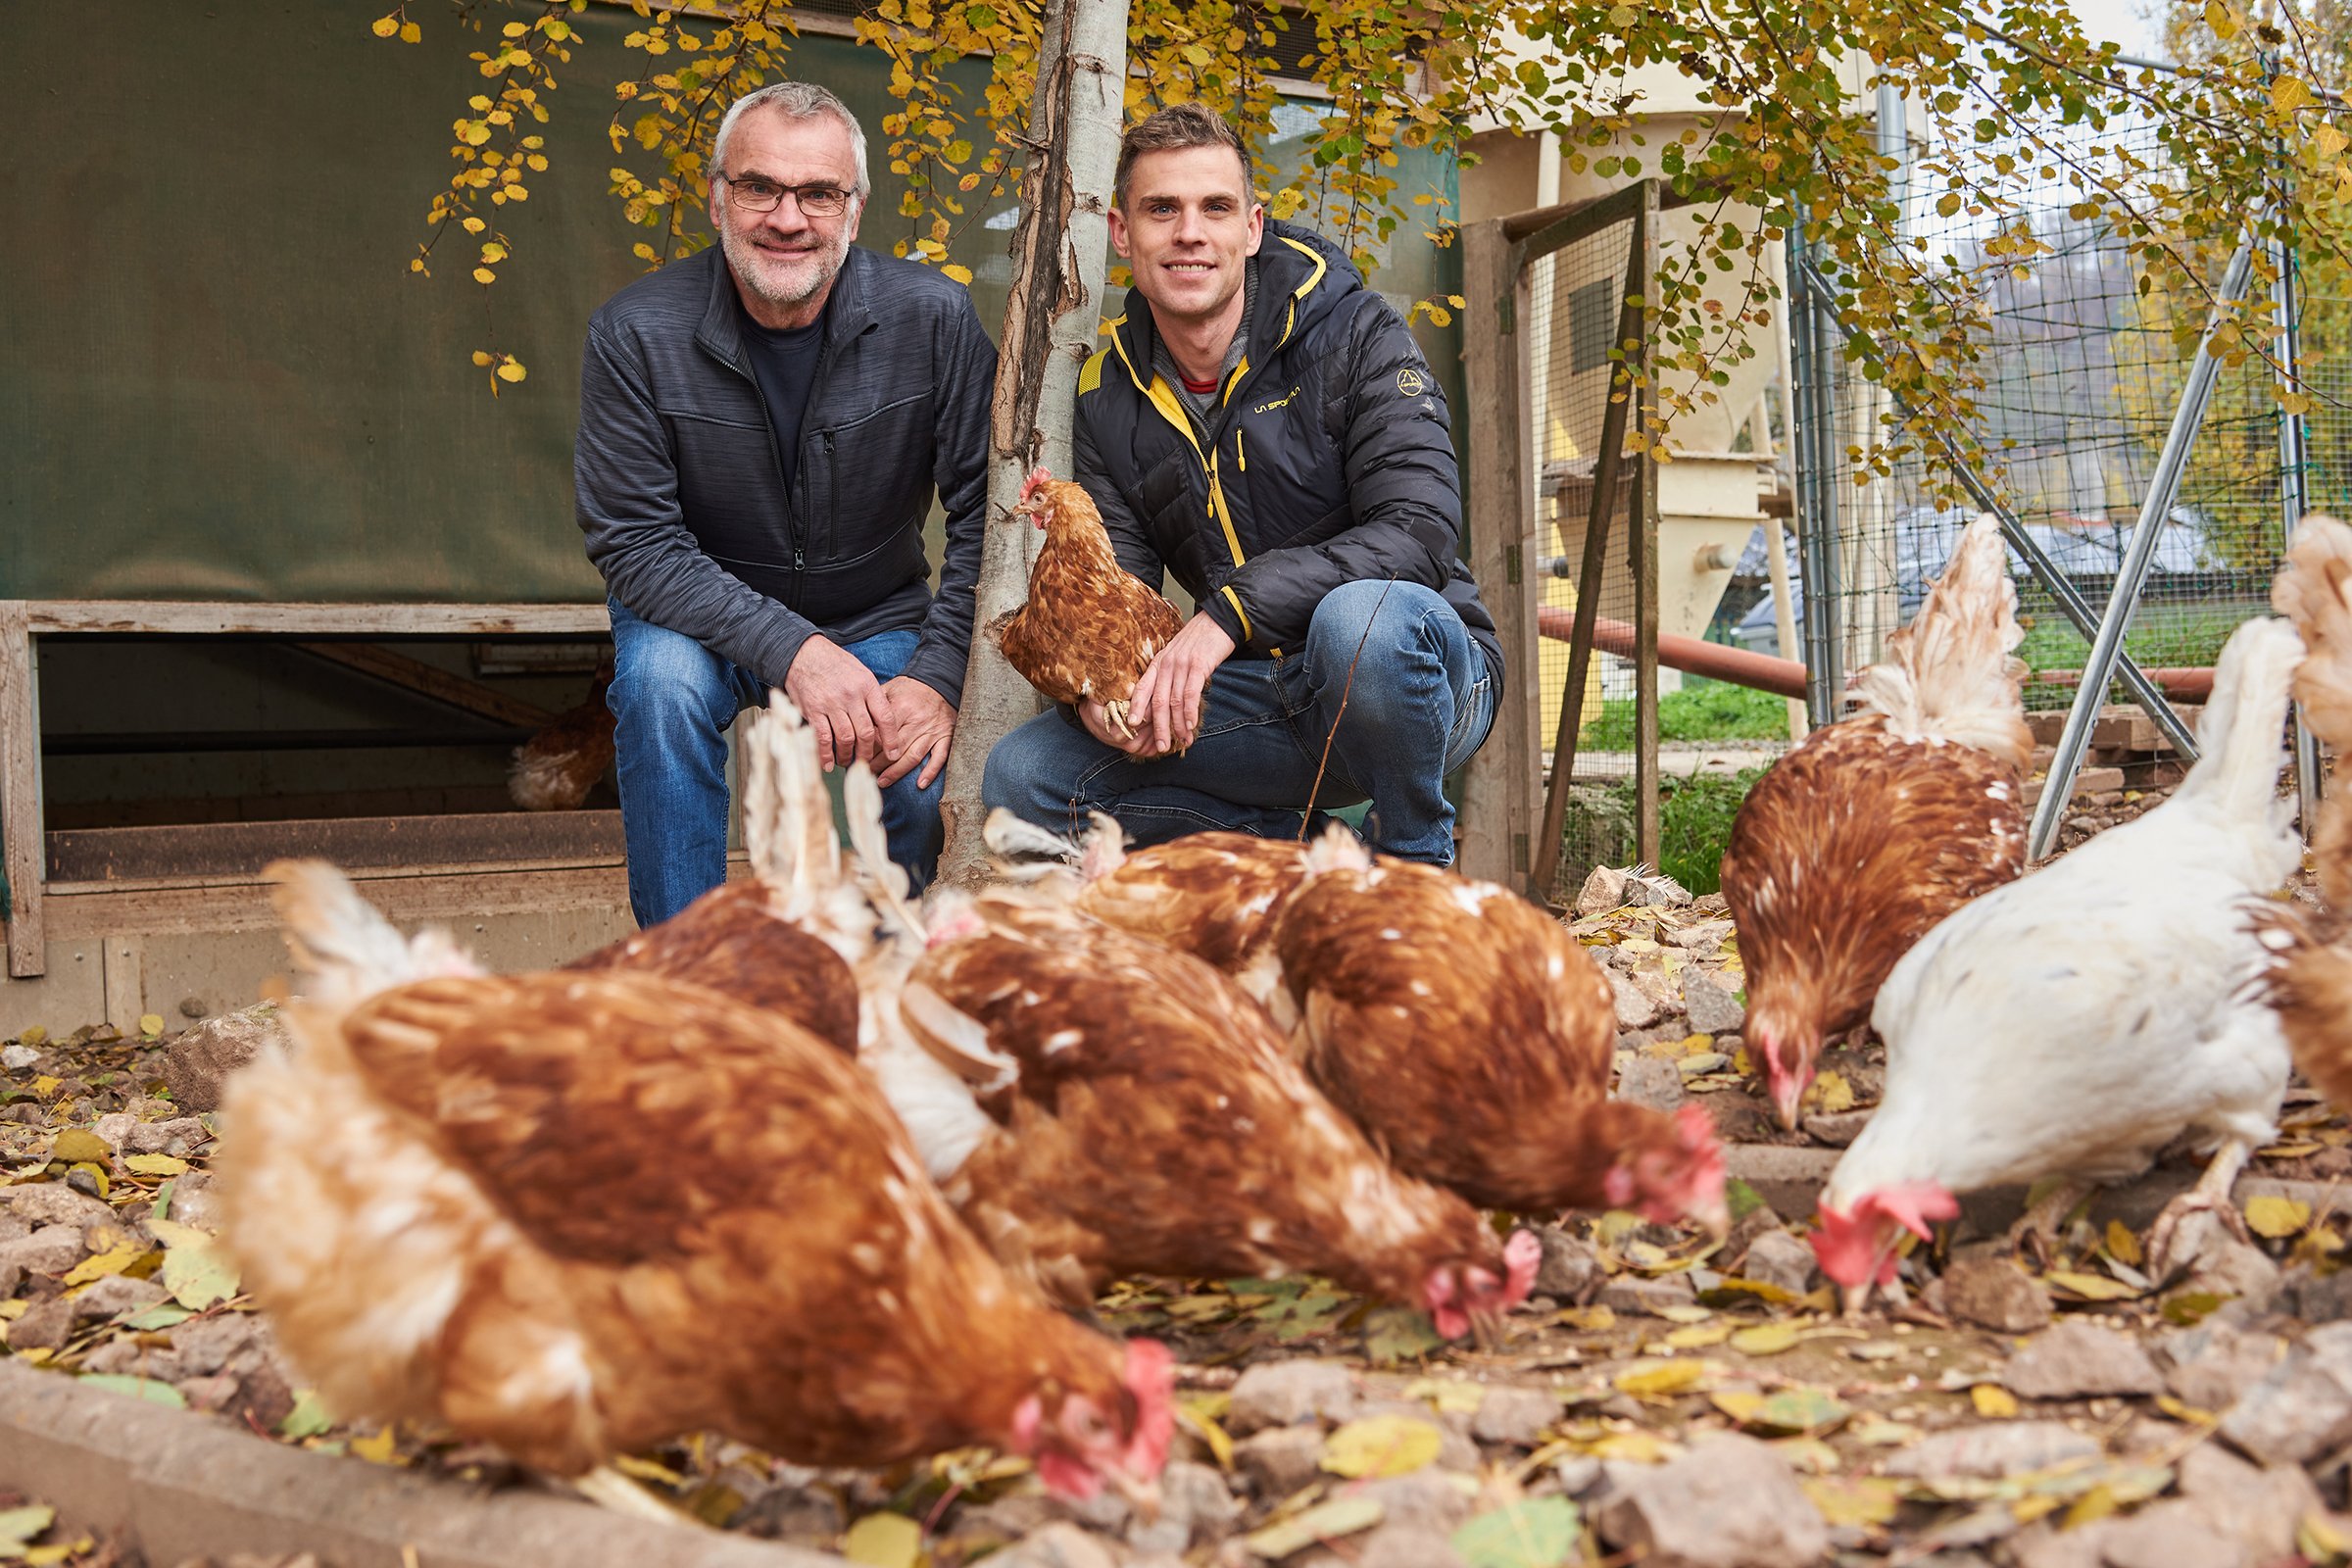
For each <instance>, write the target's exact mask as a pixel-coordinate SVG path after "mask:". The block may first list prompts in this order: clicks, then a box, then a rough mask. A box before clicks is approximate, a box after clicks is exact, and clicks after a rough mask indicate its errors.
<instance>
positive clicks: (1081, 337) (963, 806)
mask: <svg viewBox="0 0 2352 1568" xmlns="http://www.w3.org/2000/svg"><path fill="white" fill-rule="evenodd" d="M1126 66H1127V0H1054V4H1053V5H1051V6H1050V7H1049V8H1048V10H1047V13H1046V22H1045V30H1044V35H1043V37H1042V38H1041V39H1040V40H1039V44H1038V62H1037V91H1036V95H1035V97H1034V98H1033V99H1032V100H1031V104H1030V110H1029V135H1028V142H1029V149H1028V159H1027V167H1026V168H1025V169H1024V170H1023V172H1022V174H1021V221H1020V226H1019V227H1018V228H1016V229H1014V230H1013V236H1012V297H1011V299H1010V300H1009V301H1007V303H1006V305H1005V331H1004V336H1003V337H1002V339H1001V340H1000V341H999V344H998V350H997V352H998V358H997V386H996V396H995V399H994V401H993V403H992V404H991V406H990V417H989V472H988V516H989V524H988V536H987V541H986V544H985V547H984V549H983V551H982V554H981V560H980V586H979V592H978V596H977V598H978V603H977V605H976V607H975V610H974V613H973V616H972V648H971V659H970V662H969V664H968V665H967V666H966V668H965V672H964V677H963V703H962V706H961V707H960V708H959V709H958V710H957V713H956V744H955V749H954V750H953V751H952V752H950V754H949V757H948V777H947V790H946V795H945V798H944V800H943V801H942V803H941V809H942V811H943V812H944V813H945V815H946V818H947V844H946V847H945V848H944V849H943V850H942V851H941V853H940V858H939V880H940V882H941V883H942V884H944V885H947V886H951V887H954V886H967V887H968V886H970V885H971V884H972V883H973V882H975V881H977V880H979V877H980V874H981V870H982V867H983V864H984V861H983V850H982V847H981V843H980V822H981V818H982V816H983V815H984V814H985V813H984V810H983V809H982V807H981V804H980V780H981V776H982V773H983V770H984V769H985V768H986V766H987V763H988V754H989V751H990V749H991V748H992V747H994V746H995V745H996V744H997V742H998V741H1000V740H1002V739H1004V738H1005V734H1006V733H1008V732H1009V731H1010V730H1011V729H1012V728H1013V727H1014V726H1015V725H1018V724H1021V723H1023V722H1025V721H1027V720H1028V719H1030V718H1033V717H1035V716H1036V715H1037V714H1038V713H1039V712H1040V711H1042V705H1041V704H1040V702H1039V699H1038V695H1037V692H1036V690H1035V689H1034V688H1033V687H1031V686H1030V684H1029V683H1028V682H1027V681H1025V680H1023V679H1022V678H1021V677H1020V675H1019V674H1018V673H1016V672H1015V671H1014V670H1013V668H1012V666H1011V665H1010V664H1007V663H1006V662H1005V656H1004V654H1003V653H1001V652H999V650H998V648H997V645H996V642H995V640H994V639H993V638H991V637H990V636H989V635H988V633H987V628H988V626H989V625H990V623H991V622H993V621H995V620H997V619H998V618H999V617H1000V616H1003V615H1007V614H1010V613H1012V612H1014V611H1016V610H1018V609H1020V607H1021V603H1022V601H1023V600H1025V599H1026V598H1027V597H1028V594H1029V564H1030V562H1031V560H1032V559H1033V558H1034V557H1035V555H1036V551H1037V544H1038V541H1039V539H1040V538H1041V537H1042V536H1040V535H1039V534H1038V532H1037V530H1036V529H1034V528H1029V527H1024V526H1021V525H1020V524H1019V523H1017V522H1015V521H1012V520H1010V514H1011V510H1012V506H1013V504H1014V503H1015V502H1016V501H1017V500H1019V499H1020V490H1021V481H1022V480H1023V479H1025V478H1026V477H1027V476H1028V474H1029V470H1030V469H1031V468H1033V467H1036V466H1039V465H1040V464H1043V465H1044V466H1046V467H1048V468H1050V469H1052V470H1053V471H1054V474H1056V475H1057V476H1060V477H1064V478H1066V477H1068V476H1069V473H1070V440H1071V437H1070V425H1071V419H1072V417H1073V414H1074V411H1075V408H1076V404H1077V398H1078V369H1079V367H1081V366H1082V365H1084V364H1085V363H1086V359H1087V356H1088V355H1090V354H1092V353H1094V351H1095V342H1096V336H1097V333H1096V326H1097V323H1098V322H1099V321H1100V320H1101V319H1102V315H1103V268H1104V264H1105V251H1106V249H1107V244H1108V239H1109V233H1110V228H1109V220H1108V217H1107V214H1108V213H1109V211H1110V181H1111V172H1112V170H1113V167H1114V166H1115V165H1116V163H1117V161H1118V153H1119V131H1120V128H1121V125H1122V123H1123V122H1124V119H1125V105H1126V75H1127V70H1126Z"/></svg>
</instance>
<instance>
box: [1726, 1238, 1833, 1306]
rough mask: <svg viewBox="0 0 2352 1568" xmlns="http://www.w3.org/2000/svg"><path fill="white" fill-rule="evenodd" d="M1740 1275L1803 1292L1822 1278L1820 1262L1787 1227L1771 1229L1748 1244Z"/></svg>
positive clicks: (1793, 1293) (1790, 1292)
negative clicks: (1786, 1229) (1785, 1229)
mask: <svg viewBox="0 0 2352 1568" xmlns="http://www.w3.org/2000/svg"><path fill="white" fill-rule="evenodd" d="M1740 1278H1741V1279H1749V1280H1754V1281H1755V1282H1756V1283H1757V1284H1759V1285H1777V1286H1779V1287H1780V1288H1781V1289H1782V1290H1784V1291H1787V1292H1789V1294H1790V1295H1793V1296H1802V1295H1804V1294H1805V1293H1806V1292H1807V1291H1809V1290H1811V1289H1812V1288H1813V1285H1814V1282H1815V1281H1817V1280H1819V1279H1820V1278H1821V1263H1820V1261H1819V1260H1818V1259H1817V1258H1815V1257H1814V1255H1813V1249H1812V1248H1810V1247H1808V1246H1806V1245H1805V1244H1804V1243H1803V1242H1802V1241H1800V1240H1798V1239H1797V1238H1796V1237H1794V1236H1792V1235H1790V1234H1789V1232H1787V1231H1783V1230H1771V1231H1766V1232H1764V1233H1763V1234H1762V1235H1760V1236H1758V1237H1757V1238H1756V1239H1755V1240H1754V1241H1752V1242H1750V1243H1748V1244H1747V1256H1746V1258H1745V1259H1744V1260H1743V1261H1741V1263H1740Z"/></svg>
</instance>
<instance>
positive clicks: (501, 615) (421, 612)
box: [0, 599, 611, 979]
mask: <svg viewBox="0 0 2352 1568" xmlns="http://www.w3.org/2000/svg"><path fill="white" fill-rule="evenodd" d="M610 629H611V619H610V617H609V615H608V614H607V613H606V610H605V607H604V606H603V605H601V604H594V605H383V604H375V605H355V604H218V603H197V602H184V603H183V602H180V601H174V600H112V599H50V600H42V599H35V600H24V599H5V600H0V866H4V867H5V869H6V871H7V876H8V886H9V892H10V897H11V901H12V908H11V910H10V918H9V920H8V943H7V947H8V970H7V972H8V974H9V975H10V976H11V977H12V978H16V979H30V978H33V977H35V976H37V975H39V974H40V973H41V971H42V969H43V967H44V966H45V959H44V956H43V949H44V946H45V943H46V933H45V931H44V929H43V922H42V918H41V900H42V895H43V893H44V892H45V891H46V884H47V876H48V858H47V848H46V843H47V841H46V835H45V833H44V831H43V829H44V826H45V824H44V822H43V818H42V810H41V706H40V658H39V649H38V644H37V642H36V641H35V639H36V638H40V637H53V636H73V635H77V634H78V635H99V634H106V633H123V632H145V633H163V634H168V635H172V636H227V637H252V636H262V637H292V638H305V639H309V638H328V639H332V638H345V639H352V638H387V637H452V636H474V637H488V636H514V635H527V636H542V637H545V636H586V635H597V634H602V633H604V632H606V631H608V630H610ZM344 657H346V658H351V657H355V656H344ZM373 663H374V665H375V667H376V668H377V672H379V673H381V672H383V667H382V664H381V662H380V661H377V662H373ZM445 700H446V697H445ZM505 716H507V717H510V718H515V717H521V716H525V715H524V714H523V713H522V712H521V711H519V709H518V706H517V711H509V712H507V713H506V714H505Z"/></svg>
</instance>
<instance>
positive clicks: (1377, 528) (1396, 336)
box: [1077, 221, 1502, 682]
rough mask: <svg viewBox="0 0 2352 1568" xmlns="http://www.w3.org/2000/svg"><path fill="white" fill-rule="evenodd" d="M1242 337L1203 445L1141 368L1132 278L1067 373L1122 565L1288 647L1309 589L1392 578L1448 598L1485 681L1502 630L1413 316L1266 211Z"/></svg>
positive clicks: (1301, 635) (1142, 309)
mask: <svg viewBox="0 0 2352 1568" xmlns="http://www.w3.org/2000/svg"><path fill="white" fill-rule="evenodd" d="M1250 265H1251V266H1252V267H1253V268H1255V269H1256V270H1257V271H1256V280H1255V285H1256V292H1255V295H1254V299H1255V304H1254V305H1253V306H1252V307H1251V311H1250V341H1249V344H1248V347H1247V351H1246V353H1245V355H1244V358H1243V360H1242V362H1241V364H1240V365H1239V366H1238V367H1236V368H1235V370H1234V373H1233V375H1232V376H1231V377H1230V378H1229V379H1228V381H1227V382H1226V385H1225V388H1224V391H1223V393H1222V394H1221V395H1220V397H1219V400H1218V403H1217V407H1216V409H1215V412H1214V413H1213V414H1212V415H1211V416H1210V417H1209V420H1208V441H1207V443H1206V446H1205V448H1203V446H1202V445H1201V442H1200V440H1199V438H1198V437H1197V436H1196V435H1195V434H1194V430H1193V424H1192V421H1191V419H1189V418H1188V417H1186V414H1185V410H1184V407H1183V405H1182V404H1181V403H1180V402H1179V401H1178V400H1177V397H1176V393H1175V390H1174V389H1173V388H1172V387H1170V386H1169V385H1168V384H1167V382H1166V381H1165V380H1164V379H1163V378H1161V377H1160V376H1158V375H1156V374H1154V373H1153V371H1152V338H1153V336H1154V331H1153V327H1152V312H1151V308H1150V307H1149V306H1148V305H1147V304H1146V303H1145V302H1144V300H1143V298H1142V296H1140V295H1130V296H1129V303H1128V309H1127V314H1126V315H1125V316H1123V317H1120V318H1119V319H1116V320H1114V321H1112V322H1111V323H1110V327H1111V332H1110V345H1109V347H1107V348H1105V349H1103V350H1102V351H1101V352H1100V353H1098V354H1096V355H1095V356H1094V357H1093V358H1092V359H1090V360H1088V361H1087V363H1086V368H1085V369H1084V370H1082V371H1081V372H1080V374H1079V378H1078V429H1077V462H1078V480H1079V482H1080V483H1081V484H1083V485H1085V486H1086V488H1087V493H1088V494H1090V495H1091V496H1093V497H1094V499H1095V504H1096V505H1097V506H1098V507H1099V508H1101V510H1102V513H1103V525H1104V526H1105V527H1106V528H1108V529H1109V531H1110V539H1111V544H1112V547H1113V548H1114V549H1115V550H1116V551H1117V552H1118V557H1119V564H1121V565H1123V566H1125V567H1126V568H1127V569H1128V570H1129V571H1131V572H1133V573H1135V574H1136V575H1137V576H1139V577H1141V578H1143V579H1144V580H1145V581H1146V582H1149V583H1151V584H1152V585H1153V586H1154V587H1156V586H1158V584H1159V580H1160V572H1161V569H1162V568H1163V567H1164V568H1165V569H1166V570H1167V572H1168V573H1169V574H1170V575H1172V576H1174V577H1175V579H1176V580H1177V581H1178V582H1179V583H1182V584H1183V585H1184V588H1185V590H1186V591H1187V592H1188V593H1190V594H1191V595H1192V596H1193V598H1194V600H1195V602H1196V603H1198V604H1199V605H1200V607H1201V610H1202V611H1203V612H1205V613H1207V614H1209V615H1210V616H1212V617H1214V618H1215V620H1216V622H1217V624H1218V625H1220V626H1222V627H1223V628H1224V629H1225V631H1226V633H1227V634H1228V635H1229V636H1231V637H1232V638H1233V639H1234V642H1235V644H1236V646H1237V649H1238V650H1239V651H1240V652H1242V653H1245V654H1250V655H1256V656H1259V657H1263V656H1266V655H1269V654H1279V653H1281V652H1283V651H1284V650H1287V649H1295V648H1297V647H1298V646H1299V644H1300V643H1301V642H1302V641H1303V640H1304V639H1305V636H1306V627H1307V622H1308V621H1309V620H1310V619H1311V618H1312V617H1313V615H1314V613H1315V607H1316V606H1317V605H1318V604H1320V603H1322V600H1323V596H1324V595H1325V594H1327V593H1329V592H1331V590H1333V589H1334V588H1337V587H1339V586H1340V585H1342V584H1343V583H1349V582H1356V581H1361V580H1365V579H1369V580H1372V581H1375V582H1378V581H1385V580H1387V579H1389V578H1391V577H1394V578H1396V579H1397V581H1399V582H1416V583H1420V584H1421V585H1422V586H1424V587H1427V588H1434V589H1437V590H1438V591H1440V592H1441V593H1443V594H1444V595H1445V596H1446V601H1447V603H1449V604H1451V605H1452V606H1453V608H1454V609H1455V611H1456V612H1458V613H1460V615H1461V617H1462V621H1463V624H1464V625H1466V626H1467V627H1468V628H1469V631H1470V635H1471V638H1472V639H1473V640H1474V641H1475V642H1477V644H1478V645H1479V647H1480V648H1482V649H1484V650H1485V651H1486V656H1487V664H1488V667H1489V668H1490V669H1491V670H1492V671H1494V673H1495V679H1496V680H1497V681H1498V682H1499V680H1500V678H1501V672H1502V645H1501V644H1500V642H1499V641H1497V640H1496V638H1495V621H1494V617H1493V616H1491V615H1489V614H1488V613H1487V609H1486V606H1484V605H1482V604H1480V603H1479V599H1478V585H1477V584H1476V583H1475V582H1473V581H1472V580H1471V577H1470V572H1469V569H1468V568H1467V567H1465V566H1464V565H1463V564H1462V563H1461V561H1460V559H1459V555H1458V550H1459V545H1460V540H1461V523H1462V502H1461V482H1460V478H1459V474H1458V471H1457V470H1456V468H1455V466H1454V458H1453V441H1452V437H1451V435H1450V433H1449V432H1448V430H1447V426H1446V399H1445V395H1444V394H1443V393H1441V392H1440V391H1439V390H1438V385H1437V378H1436V377H1435V376H1433V375H1431V374H1430V371H1429V364H1428V362H1427V361H1426V360H1424V359H1422V357H1421V351H1420V349H1419V348H1418V347H1417V346H1416V345H1415V344H1414V342H1413V335H1412V332H1411V331H1410V329H1408V328H1407V327H1406V326H1405V324H1404V319H1403V318H1401V317H1399V316H1398V315H1397V312H1396V310H1395V308H1394V307H1392V306H1391V305H1390V304H1389V303H1388V301H1386V300H1384V299H1382V298H1381V297H1380V296H1379V295H1378V294H1375V293H1373V292H1372V291H1371V290H1370V289H1368V288H1366V287H1365V286H1364V280H1363V277H1362V275H1361V274H1359V273H1358V272H1357V271H1356V270H1355V269H1354V268H1353V267H1352V266H1350V265H1349V264H1348V259H1347V258H1346V257H1345V256H1343V255H1342V254H1341V253H1340V252H1339V251H1338V249H1336V248H1335V247H1334V246H1333V245H1332V244H1331V243H1330V242H1329V241H1328V240H1326V239H1324V238H1323V237H1322V236H1321V235H1319V234H1315V233H1313V232H1311V231H1309V230H1307V229H1303V228H1298V227H1295V226H1293V225H1291V224H1289V223H1283V222H1277V221H1267V223H1266V229H1265V238H1264V241H1263V243H1262V244H1261V245H1260V246H1259V248H1258V253H1257V255H1256V257H1255V258H1254V259H1253V260H1252V261H1251V263H1250Z"/></svg>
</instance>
